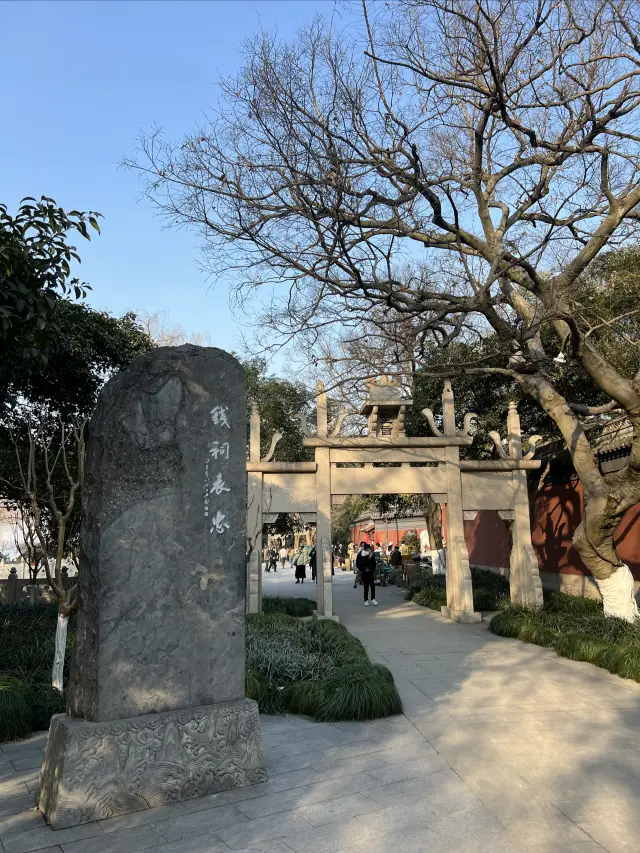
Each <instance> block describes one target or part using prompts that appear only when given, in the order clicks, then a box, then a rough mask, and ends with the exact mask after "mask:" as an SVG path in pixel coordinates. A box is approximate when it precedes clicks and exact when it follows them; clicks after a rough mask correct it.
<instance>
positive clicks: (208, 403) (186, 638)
mask: <svg viewBox="0 0 640 853" xmlns="http://www.w3.org/2000/svg"><path fill="white" fill-rule="evenodd" d="M246 418H247V404H246V381H245V376H244V371H243V370H242V367H241V366H240V364H239V363H238V362H237V361H236V359H234V358H233V357H232V356H231V355H229V354H228V353H226V352H223V351H222V350H218V349H213V348H203V347H195V346H191V345H185V346H182V347H166V348H160V349H156V350H154V351H153V352H150V353H147V354H145V355H142V356H139V357H138V358H137V359H135V360H134V361H133V363H132V364H131V365H130V367H129V368H128V369H127V370H126V371H124V372H123V373H120V374H118V375H117V376H115V377H114V378H113V379H111V380H110V381H109V382H108V383H107V384H106V385H105V387H104V389H103V390H102V392H101V394H100V397H99V400H98V405H97V408H96V411H95V414H94V416H93V419H92V421H91V425H90V429H89V437H88V442H87V458H86V465H85V478H84V486H83V507H82V509H83V517H82V527H81V543H82V544H81V552H80V572H79V583H80V597H81V605H80V611H79V614H78V630H77V638H76V649H75V653H74V659H73V662H72V668H71V678H70V683H69V703H68V713H67V714H60V715H57V716H55V717H53V719H52V722H51V728H50V731H49V739H48V741H47V747H46V751H45V758H44V763H43V766H42V772H41V779H40V798H39V808H40V810H41V811H42V812H43V814H44V816H45V818H46V820H47V821H48V822H49V823H50V824H51V826H53V827H54V829H57V828H60V827H67V826H74V825H76V824H80V823H86V822H88V821H92V820H98V819H101V818H107V817H112V816H115V815H121V814H126V813H128V812H132V811H139V810H141V809H148V808H153V807H155V806H161V805H165V804H167V803H171V802H176V801H179V800H184V799H188V798H193V797H202V796H204V795H206V794H211V793H214V792H216V791H222V790H226V789H228V788H233V787H239V786H243V785H250V784H254V783H256V782H262V781H264V780H265V779H266V771H265V769H264V757H263V752H262V740H261V735H260V722H259V717H258V708H257V705H256V703H255V702H253V701H252V700H249V699H246V698H245V687H244V683H245V646H244V641H245V637H244V633H245V632H244V622H245V547H246V546H245V540H246V471H245V464H246Z"/></svg>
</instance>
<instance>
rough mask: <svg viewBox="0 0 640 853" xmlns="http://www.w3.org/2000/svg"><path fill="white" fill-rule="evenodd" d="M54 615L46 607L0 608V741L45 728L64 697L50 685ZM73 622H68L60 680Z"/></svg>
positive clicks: (72, 638)
mask: <svg viewBox="0 0 640 853" xmlns="http://www.w3.org/2000/svg"><path fill="white" fill-rule="evenodd" d="M57 618H58V614H57V611H56V608H55V606H52V605H51V604H36V605H35V606H31V604H26V603H22V602H21V603H19V604H2V605H0V743H3V742H5V741H8V740H17V739H18V738H23V737H26V736H27V735H28V734H29V733H30V732H32V731H39V730H41V729H47V728H49V720H50V719H51V716H52V715H53V714H59V713H61V712H62V711H64V708H65V698H64V696H63V695H62V694H60V693H58V692H57V691H56V690H54V689H53V687H52V686H51V669H52V667H53V655H54V648H55V635H56V622H57ZM74 642H75V621H74V620H73V618H72V619H70V620H69V628H68V633H67V655H66V661H65V681H66V680H67V679H68V677H69V661H70V657H71V649H72V648H73V644H74Z"/></svg>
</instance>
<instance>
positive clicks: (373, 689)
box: [0, 599, 401, 742]
mask: <svg viewBox="0 0 640 853" xmlns="http://www.w3.org/2000/svg"><path fill="white" fill-rule="evenodd" d="M274 600H275V601H276V604H275V605H272V604H271V602H273V601H274ZM265 601H267V602H268V603H267V607H268V608H270V609H271V612H268V613H262V614H260V615H252V616H248V617H247V630H246V650H247V669H246V692H247V696H249V697H250V698H251V699H255V700H256V701H257V702H258V705H259V707H260V710H261V711H262V713H265V714H280V713H286V712H290V713H299V714H307V715H308V716H311V717H315V718H316V719H334V718H335V719H346V720H350V719H364V718H365V717H363V716H362V715H365V716H367V715H368V716H373V717H376V716H384V715H386V714H387V713H398V710H395V709H398V708H400V707H401V703H400V697H399V696H398V693H397V690H396V688H395V685H394V683H393V676H392V675H391V673H390V672H389V670H388V669H386V667H383V666H380V665H379V664H372V663H371V662H370V661H369V658H368V656H367V653H366V651H365V648H364V646H363V645H362V643H361V642H360V640H358V638H357V637H354V636H353V635H352V634H350V633H349V632H348V631H347V630H346V628H344V626H342V625H339V624H338V623H337V622H333V621H331V620H318V621H315V622H308V623H305V622H302V621H301V620H300V618H298V617H299V615H301V613H303V612H305V613H306V611H307V610H308V606H309V605H314V602H311V601H309V600H308V599H265ZM291 601H296V602H298V603H300V604H299V605H298V604H294V605H293V606H291V605H289V604H287V603H286V602H291ZM283 602H285V604H284V609H285V610H289V611H291V610H293V611H295V612H296V614H297V615H290V614H289V613H287V612H282V609H281V608H282V606H283ZM314 606H315V605H314ZM56 620H57V613H56V608H55V606H52V605H36V606H35V607H32V606H31V605H29V604H9V605H0V742H3V741H7V740H16V739H19V738H23V737H26V736H27V735H28V734H29V733H30V732H32V731H38V730H41V729H46V728H48V727H49V722H50V719H51V716H52V715H53V714H57V713H61V712H63V711H64V708H65V697H64V696H63V695H61V694H60V693H58V692H57V691H56V690H54V689H53V688H52V687H51V684H50V678H51V668H52V665H53V655H54V645H55V631H56ZM74 628H75V626H74V622H73V620H70V623H69V631H68V637H67V655H66V660H65V681H66V680H68V678H69V660H70V656H71V650H72V647H73V643H74V640H75V630H74ZM356 671H357V672H358V679H357V681H356V682H354V685H352V686H351V687H350V688H349V690H346V689H343V690H340V691H338V693H336V694H335V695H334V693H335V690H336V685H338V684H339V683H341V680H342V679H344V678H346V677H351V675H350V674H353V673H354V672H356ZM360 684H362V685H364V686H363V687H362V691H360V692H361V693H362V695H360V692H359V690H360V688H359V687H358V685H360ZM389 709H391V710H389ZM323 715H324V716H323ZM340 715H343V716H340Z"/></svg>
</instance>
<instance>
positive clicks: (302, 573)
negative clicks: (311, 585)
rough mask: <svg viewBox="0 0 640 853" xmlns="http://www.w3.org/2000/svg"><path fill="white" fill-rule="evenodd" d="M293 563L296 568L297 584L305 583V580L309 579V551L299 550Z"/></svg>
mask: <svg viewBox="0 0 640 853" xmlns="http://www.w3.org/2000/svg"><path fill="white" fill-rule="evenodd" d="M293 562H294V563H295V567H296V583H304V581H305V578H306V577H307V572H306V566H307V551H306V548H302V547H301V548H298V551H297V553H296V556H295V557H294V560H293Z"/></svg>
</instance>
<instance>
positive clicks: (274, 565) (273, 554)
mask: <svg viewBox="0 0 640 853" xmlns="http://www.w3.org/2000/svg"><path fill="white" fill-rule="evenodd" d="M271 569H273V571H274V572H277V571H278V552H277V551H276V549H275V548H272V549H271V550H270V551H269V568H268V569H267V571H268V572H270V571H271Z"/></svg>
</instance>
